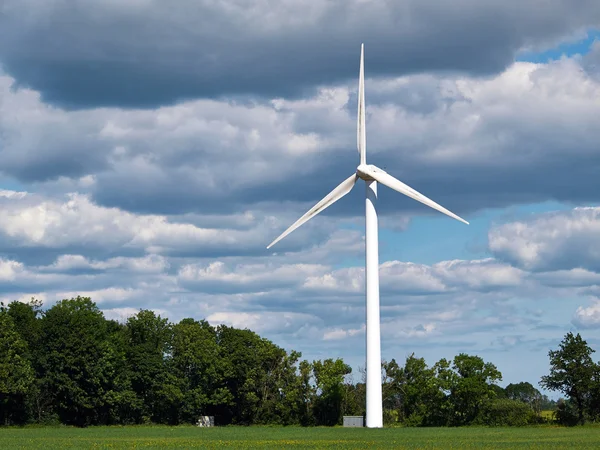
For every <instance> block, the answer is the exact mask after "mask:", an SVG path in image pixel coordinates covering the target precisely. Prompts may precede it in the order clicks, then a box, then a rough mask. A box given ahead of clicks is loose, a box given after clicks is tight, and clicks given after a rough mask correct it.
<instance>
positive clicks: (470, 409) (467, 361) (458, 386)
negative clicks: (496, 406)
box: [450, 353, 502, 425]
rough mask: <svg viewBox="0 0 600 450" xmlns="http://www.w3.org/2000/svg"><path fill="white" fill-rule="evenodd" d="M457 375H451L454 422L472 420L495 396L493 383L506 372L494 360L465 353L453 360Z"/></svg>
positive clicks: (464, 423) (460, 423)
mask: <svg viewBox="0 0 600 450" xmlns="http://www.w3.org/2000/svg"><path fill="white" fill-rule="evenodd" d="M452 368H453V371H454V374H455V375H454V376H451V377H450V380H451V385H450V401H451V403H452V407H453V410H454V411H453V412H454V414H453V417H452V419H451V424H452V425H467V424H470V423H472V422H473V421H474V420H475V418H476V417H477V415H478V414H479V410H480V408H481V406H482V404H483V402H485V401H486V400H488V399H491V398H495V391H494V388H492V387H491V386H492V384H495V383H496V382H497V381H499V380H502V374H501V373H500V371H499V370H498V369H497V368H496V366H495V365H494V364H492V363H486V362H484V361H483V359H482V358H480V357H479V356H471V355H467V354H465V353H461V354H459V355H457V356H456V357H455V358H454V361H453V366H452Z"/></svg>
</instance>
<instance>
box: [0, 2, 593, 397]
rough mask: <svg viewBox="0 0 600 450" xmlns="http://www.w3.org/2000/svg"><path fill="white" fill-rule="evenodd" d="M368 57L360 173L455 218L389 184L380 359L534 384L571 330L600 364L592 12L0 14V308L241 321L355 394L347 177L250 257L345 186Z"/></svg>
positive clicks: (259, 8)
mask: <svg viewBox="0 0 600 450" xmlns="http://www.w3.org/2000/svg"><path fill="white" fill-rule="evenodd" d="M363 42H364V44H365V76H366V82H365V89H366V103H367V108H366V122H367V159H368V162H369V163H371V164H375V165H377V166H379V167H381V168H384V169H385V170H386V171H387V172H388V173H390V174H392V175H394V176H395V177H397V178H399V179H400V180H402V181H403V182H405V183H407V184H409V185H410V186H412V187H413V188H415V189H417V190H419V191H420V192H422V193H423V194H425V195H427V196H428V197H430V198H432V199H433V200H435V201H436V202H438V203H440V204H442V205H443V206H445V207H446V208H448V209H450V210H451V211H453V212H455V213H456V214H458V215H460V216H461V217H463V218H465V219H466V220H468V221H469V222H470V225H468V226H467V225H464V224H462V223H460V222H457V221H455V220H452V219H450V218H448V217H446V216H444V215H442V214H440V213H438V212H436V211H433V210H428V209H427V207H425V206H423V205H421V204H419V203H417V202H415V201H413V200H411V199H408V198H404V197H402V196H401V195H400V194H398V193H396V192H394V191H391V190H389V189H386V188H385V187H383V186H382V187H380V188H379V203H378V208H379V213H380V278H381V330H382V356H383V358H384V359H385V360H388V361H389V360H391V359H392V358H394V359H396V361H398V362H400V363H402V362H403V361H404V360H405V358H406V357H407V356H409V355H410V354H412V353H414V354H415V356H417V357H424V358H425V359H426V361H427V363H428V364H433V363H435V362H436V361H437V360H439V359H440V358H447V359H451V358H453V357H454V356H455V355H456V354H458V353H459V352H466V353H468V354H474V355H479V356H481V357H482V358H484V360H486V361H490V362H493V363H494V364H496V365H497V367H498V368H499V370H500V371H501V372H502V374H503V380H502V382H501V383H500V384H501V385H503V386H505V385H507V384H508V383H516V382H520V381H529V382H530V383H532V384H534V385H535V386H537V385H538V382H539V380H540V377H541V376H542V375H544V374H546V373H547V372H548V369H549V364H548V351H549V350H550V349H555V348H557V346H558V343H559V342H560V340H561V339H562V338H563V337H564V335H565V334H566V333H567V332H569V331H572V332H579V333H581V335H582V336H583V338H584V339H586V340H587V341H588V343H589V344H590V345H591V346H592V348H594V349H596V350H597V351H600V178H599V176H598V173H600V146H599V144H600V66H599V65H598V64H599V63H600V2H597V1H596V0H593V1H592V0H581V1H579V2H578V6H577V7H576V8H575V7H573V5H572V2H571V1H570V0H546V1H544V2H538V1H532V2H522V1H517V0H502V1H500V0H490V1H487V2H481V1H479V0H458V1H454V2H446V1H442V0H433V1H430V2H421V1H420V0H402V1H391V0H389V1H388V0H378V1H374V0H330V1H328V2H314V1H308V0H294V1H292V0H284V1H277V2H273V1H267V0H260V1H256V2H251V3H249V2H245V1H242V0H219V1H211V0H200V1H198V0H195V1H191V0H181V1H179V2H176V3H173V4H167V3H165V2H161V1H159V0H130V1H127V2H124V1H122V0H119V1H117V0H101V1H100V0H98V1H95V0H85V1H83V0H81V1H78V0H74V1H72V2H69V3H68V4H67V2H63V1H59V0H4V1H3V2H2V4H1V5H0V299H1V300H3V301H5V302H6V301H11V300H21V301H26V300H28V299H30V298H31V297H35V298H38V299H41V300H43V301H44V304H45V306H46V307H50V306H52V305H53V304H54V303H55V302H56V301H58V300H60V299H63V298H71V297H73V296H77V295H83V296H90V297H91V298H92V300H94V301H95V302H96V303H97V304H98V306H99V307H100V308H101V309H102V310H103V312H104V314H105V316H106V317H108V318H112V319H117V320H126V318H127V317H128V316H130V315H132V314H135V313H136V312H137V311H139V309H140V308H144V309H152V310H154V311H156V312H157V313H159V314H161V315H162V316H164V317H168V318H169V319H171V320H172V321H174V322H176V321H179V320H181V319H183V318H186V317H193V318H196V319H206V320H208V321H209V322H210V323H212V324H213V325H218V324H227V325H232V326H235V327H241V328H246V327H247V328H249V329H251V330H253V331H256V332H257V333H259V334H260V335H261V336H264V337H266V338H268V339H271V340H272V341H273V342H274V343H276V344H277V345H279V346H282V347H284V348H286V349H288V350H291V349H294V350H298V351H301V352H302V354H303V358H307V359H309V360H313V359H323V358H336V357H340V358H343V359H344V360H345V361H346V362H347V363H348V364H350V365H351V366H352V367H353V369H354V370H353V377H354V381H359V380H361V379H362V375H361V373H360V368H362V367H364V360H365V332H364V321H365V304H364V303H365V299H364V187H363V186H362V185H361V184H362V183H360V184H357V186H356V188H355V189H354V190H353V191H352V192H351V193H350V194H349V195H348V196H346V197H344V198H343V199H342V200H340V201H339V202H338V203H336V204H335V205H333V206H331V207H330V208H329V209H327V211H326V212H324V213H323V214H320V215H319V216H317V217H316V218H315V219H313V220H311V221H310V222H308V223H307V224H306V225H304V226H303V227H301V228H300V229H298V230H296V231H294V232H293V233H292V234H291V235H289V236H288V237H287V238H286V239H284V240H283V241H281V242H279V243H278V244H277V245H276V246H274V247H273V248H271V249H270V250H267V249H266V246H267V245H268V244H269V243H270V242H271V241H272V240H273V239H274V238H275V237H277V236H278V235H279V234H280V233H281V232H283V231H284V230H285V229H286V228H287V227H288V226H289V225H291V224H292V223H293V222H294V221H295V220H296V219H297V218H298V217H300V216H301V215H302V214H304V212H306V211H307V210H308V209H309V208H310V207H311V206H312V205H313V204H315V203H316V202H317V201H319V200H320V199H321V198H322V197H323V196H325V195H326V194H327V193H328V192H329V191H330V190H331V189H333V188H334V187H335V186H336V185H337V184H338V183H340V182H341V181H342V180H343V179H345V178H346V177H348V176H349V175H351V174H352V173H353V172H354V171H355V170H356V166H357V165H358V162H359V160H358V153H357V151H356V106H357V87H358V68H359V56H360V44H361V43H363ZM596 355H597V354H596ZM599 358H600V357H598V356H596V358H595V359H596V360H598V359H599ZM538 387H539V386H538ZM552 396H553V397H555V396H556V394H552Z"/></svg>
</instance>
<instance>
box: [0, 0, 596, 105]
mask: <svg viewBox="0 0 600 450" xmlns="http://www.w3.org/2000/svg"><path fill="white" fill-rule="evenodd" d="M599 23H600V7H598V5H597V2H595V1H592V0H584V1H582V2H580V3H579V4H578V7H577V8H575V9H574V8H572V5H571V3H570V2H569V1H567V0H551V1H550V2H549V3H547V4H545V5H544V7H543V8H540V7H539V5H537V4H533V3H527V2H519V1H516V0H511V1H494V2H485V3H482V2H480V1H477V0H461V1H459V2H454V3H452V4H451V5H450V4H448V3H447V2H444V1H434V2H428V3H426V4H424V3H422V2H420V1H418V0H404V1H402V2H392V1H384V2H381V1H377V2H375V1H365V0H351V1H348V0H334V1H330V2H326V3H314V2H310V1H306V0H296V1H291V0H290V1H284V2H278V3H277V4H274V3H273V2H268V1H260V2H255V3H252V4H251V5H250V4H248V3H246V2H242V1H238V0H229V1H223V2H216V3H215V2H208V1H202V2H197V1H191V0H186V1H181V2H178V3H177V5H168V6H167V5H166V4H164V3H163V2H160V1H158V0H143V1H142V0H139V1H135V2H126V3H123V2H115V1H102V2H100V1H92V2H90V1H85V2H84V1H77V2H75V3H73V2H71V3H69V4H66V3H63V2H58V1H50V2H49V1H46V0H44V1H42V0H5V1H4V3H3V8H2V15H0V30H1V31H0V60H1V61H2V64H3V66H4V68H5V70H6V71H7V72H8V73H10V74H11V75H12V76H14V77H15V78H16V79H17V80H18V81H19V83H20V84H22V85H27V86H31V87H33V88H34V89H36V90H39V91H41V92H42V93H43V96H44V98H45V99H46V100H47V101H49V102H52V103H55V104H60V105H68V106H70V107H89V106H108V105H119V106H127V107H131V106H156V105H158V104H166V103H171V102H174V101H177V100H182V99H189V98H193V97H218V96H222V95H230V96H231V95H245V94H251V95H256V94H258V95H264V96H266V97H272V96H289V95H294V94H296V95H297V94H300V93H302V92H303V90H304V89H306V88H310V87H312V86H315V85H322V84H329V83H332V82H339V81H341V80H345V79H348V78H349V77H352V78H354V77H355V75H356V71H357V70H358V60H357V59H358V49H359V44H360V43H361V42H363V41H364V42H366V46H367V61H368V70H369V76H372V75H386V76H389V75H399V74H406V73H414V72H420V71H436V70H438V71H468V72H471V73H477V74H490V73H493V72H498V71H501V70H502V69H503V68H504V67H506V66H507V65H509V64H510V63H511V62H512V59H513V57H514V55H515V53H516V52H517V51H519V50H520V49H523V48H541V47H545V46H549V45H554V44H555V43H556V42H557V41H559V40H561V39H562V38H564V37H565V36H570V35H572V34H573V32H574V31H579V32H581V31H583V30H584V29H586V28H588V27H594V26H597V25H598V24H599ZM332 36H335V39H332Z"/></svg>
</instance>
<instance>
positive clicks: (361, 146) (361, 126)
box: [356, 44, 367, 164]
mask: <svg viewBox="0 0 600 450" xmlns="http://www.w3.org/2000/svg"><path fill="white" fill-rule="evenodd" d="M356 146H357V147H358V154H359V155H360V163H361V164H366V160H367V133H366V129H365V44H361V46H360V73H359V75H358V117H357V124H356Z"/></svg>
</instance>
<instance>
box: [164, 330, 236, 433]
mask: <svg viewBox="0 0 600 450" xmlns="http://www.w3.org/2000/svg"><path fill="white" fill-rule="evenodd" d="M171 364H172V367H173V369H174V370H175V373H176V375H177V378H178V380H179V382H180V384H181V386H182V387H181V390H182V392H183V393H184V399H183V404H182V407H181V419H182V420H183V421H184V422H188V423H194V422H195V421H196V420H197V419H198V416H200V415H214V414H215V411H218V407H219V406H226V405H230V404H231V402H232V401H233V396H232V395H231V393H230V392H229V390H228V389H227V387H226V386H225V376H224V365H223V361H222V357H221V354H220V351H219V345H218V343H217V334H216V331H215V329H214V328H213V327H212V326H211V325H210V324H209V323H208V322H206V321H204V320H202V321H196V320H194V319H183V320H182V321H181V322H179V323H178V324H176V325H175V326H174V327H173V348H172V358H171Z"/></svg>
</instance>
